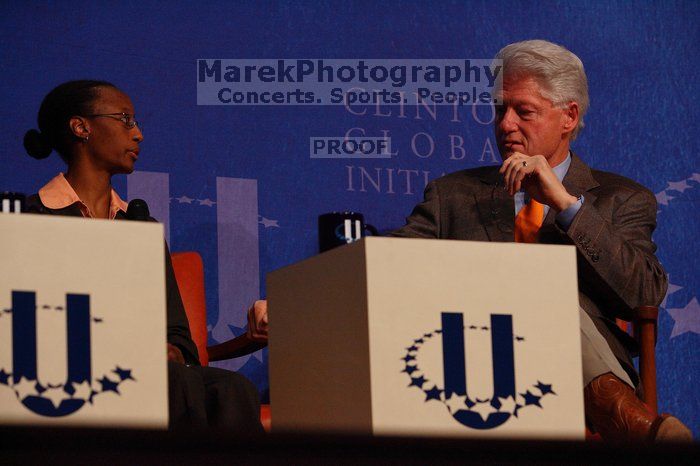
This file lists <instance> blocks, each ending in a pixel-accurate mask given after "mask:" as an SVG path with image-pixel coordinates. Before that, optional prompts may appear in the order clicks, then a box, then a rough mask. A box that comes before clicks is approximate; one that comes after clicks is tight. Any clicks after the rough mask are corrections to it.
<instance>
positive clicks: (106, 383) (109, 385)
mask: <svg viewBox="0 0 700 466" xmlns="http://www.w3.org/2000/svg"><path fill="white" fill-rule="evenodd" d="M99 382H100V385H102V391H103V392H114V393H116V394H118V395H121V393H119V383H118V382H112V381H111V380H109V379H108V378H107V377H102V378H101V379H99Z"/></svg>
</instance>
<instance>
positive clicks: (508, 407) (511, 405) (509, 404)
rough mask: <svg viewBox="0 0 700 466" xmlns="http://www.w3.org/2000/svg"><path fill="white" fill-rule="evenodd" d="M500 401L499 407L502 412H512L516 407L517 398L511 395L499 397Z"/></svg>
mask: <svg viewBox="0 0 700 466" xmlns="http://www.w3.org/2000/svg"><path fill="white" fill-rule="evenodd" d="M498 402H499V403H500V405H501V407H500V408H499V411H501V412H506V413H512V412H513V410H514V409H515V399H513V397H512V396H509V397H507V398H501V397H499V398H498Z"/></svg>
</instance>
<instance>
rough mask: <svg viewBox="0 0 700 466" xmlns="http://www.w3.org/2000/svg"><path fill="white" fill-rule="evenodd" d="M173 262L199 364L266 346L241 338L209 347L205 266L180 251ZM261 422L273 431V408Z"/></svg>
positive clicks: (263, 411) (266, 409)
mask: <svg viewBox="0 0 700 466" xmlns="http://www.w3.org/2000/svg"><path fill="white" fill-rule="evenodd" d="M170 257H171V258H172V261H173V269H174V270H175V278H176V280H177V286H178V288H180V295H181V296H182V302H183V304H184V306H185V313H186V314H187V320H188V321H189V324H190V333H191V334H192V340H194V343H195V345H197V352H198V353H199V362H200V364H202V365H203V366H207V365H209V362H211V361H221V360H224V359H231V358H236V357H240V356H245V355H246V354H250V353H253V352H255V351H257V350H259V349H261V348H263V347H264V346H265V344H264V343H259V342H255V341H251V340H249V339H248V337H247V336H246V335H245V334H244V335H240V336H238V337H236V338H234V339H232V340H229V341H226V342H224V343H221V344H218V345H213V346H207V333H208V332H207V304H206V297H205V291H204V264H203V262H202V257H201V256H200V255H199V253H197V252H176V253H173V254H171V256H170ZM260 421H261V422H262V424H263V427H264V428H265V430H266V431H268V432H269V430H270V407H269V405H262V406H261V408H260Z"/></svg>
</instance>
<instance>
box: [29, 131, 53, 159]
mask: <svg viewBox="0 0 700 466" xmlns="http://www.w3.org/2000/svg"><path fill="white" fill-rule="evenodd" d="M24 149H25V150H26V151H27V154H29V155H30V156H31V157H34V158H35V159H39V160H41V159H45V158H46V157H48V156H49V155H51V150H52V148H51V143H50V142H49V141H48V139H47V138H46V136H45V135H43V134H42V133H40V132H39V131H37V130H35V129H30V130H29V131H27V133H26V134H25V135H24Z"/></svg>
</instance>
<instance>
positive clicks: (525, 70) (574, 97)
mask: <svg viewBox="0 0 700 466" xmlns="http://www.w3.org/2000/svg"><path fill="white" fill-rule="evenodd" d="M496 59H500V60H503V71H504V75H505V77H510V78H516V79H518V78H524V77H532V78H534V79H535V81H537V83H538V84H539V85H540V91H541V93H542V97H544V98H546V99H548V100H551V101H552V104H554V106H555V107H559V108H566V106H567V105H568V104H569V102H572V101H574V102H576V103H578V107H579V114H578V116H579V120H578V125H577V126H576V128H574V130H573V132H572V133H571V139H572V140H573V139H576V136H578V134H579V132H580V131H581V130H582V129H583V126H584V125H583V117H584V115H585V114H586V111H587V110H588V104H589V101H588V81H587V80H586V71H585V70H584V69H583V63H582V62H581V60H580V59H579V58H578V57H577V56H576V55H574V54H573V53H572V52H570V51H569V50H567V49H566V48H564V47H562V46H561V45H557V44H553V43H552V42H548V41H546V40H525V41H522V42H515V43H513V44H510V45H506V46H505V47H503V48H502V49H501V50H500V51H499V52H498V54H497V55H496Z"/></svg>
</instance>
